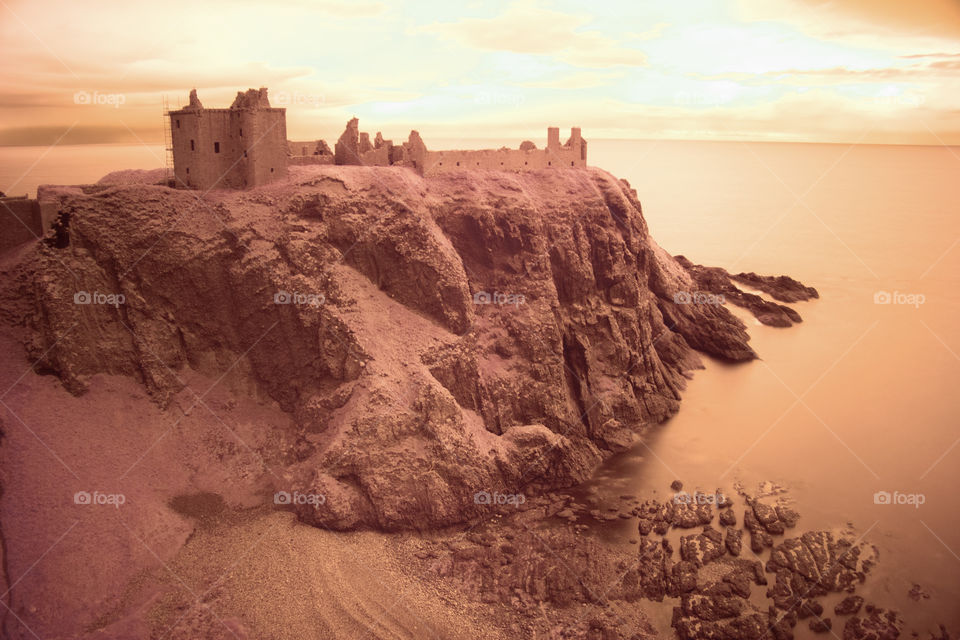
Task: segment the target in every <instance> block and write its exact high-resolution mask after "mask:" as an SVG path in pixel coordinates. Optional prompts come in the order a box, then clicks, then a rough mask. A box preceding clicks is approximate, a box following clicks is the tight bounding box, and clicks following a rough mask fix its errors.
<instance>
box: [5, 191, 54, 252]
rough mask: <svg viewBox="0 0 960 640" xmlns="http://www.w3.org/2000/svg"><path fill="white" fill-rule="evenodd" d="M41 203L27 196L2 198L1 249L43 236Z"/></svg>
mask: <svg viewBox="0 0 960 640" xmlns="http://www.w3.org/2000/svg"><path fill="white" fill-rule="evenodd" d="M43 233H44V227H43V222H42V219H41V215H40V204H39V203H38V202H37V201H36V200H31V199H29V198H27V197H26V196H23V197H19V198H17V197H12V198H0V251H4V250H6V249H9V248H10V247H15V246H17V245H20V244H23V243H24V242H29V241H31V240H36V239H37V238H38V237H43Z"/></svg>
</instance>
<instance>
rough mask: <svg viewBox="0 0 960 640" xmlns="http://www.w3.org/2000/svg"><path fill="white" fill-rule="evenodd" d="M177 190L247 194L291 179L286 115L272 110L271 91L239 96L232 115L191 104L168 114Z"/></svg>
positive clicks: (230, 111)
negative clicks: (215, 190) (251, 189)
mask: <svg viewBox="0 0 960 640" xmlns="http://www.w3.org/2000/svg"><path fill="white" fill-rule="evenodd" d="M170 131H171V133H172V139H173V166H174V170H173V172H174V179H175V180H176V186H177V187H189V188H195V189H202V190H204V191H206V190H210V189H245V188H248V187H255V186H258V185H262V184H267V183H268V182H272V181H274V180H278V179H280V178H282V177H284V176H285V175H286V173H287V123H286V109H275V108H273V107H271V106H270V100H269V99H268V98H267V90H266V89H264V88H261V89H250V90H248V91H247V92H245V93H244V92H237V97H236V99H235V100H234V101H233V104H232V105H230V108H229V109H206V108H204V106H203V104H201V102H200V99H199V98H198V97H197V92H196V90H193V91H191V92H190V102H189V104H188V105H187V106H186V107H184V108H182V109H179V110H177V111H171V112H170Z"/></svg>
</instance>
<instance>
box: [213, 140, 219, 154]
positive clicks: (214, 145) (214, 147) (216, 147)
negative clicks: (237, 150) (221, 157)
mask: <svg viewBox="0 0 960 640" xmlns="http://www.w3.org/2000/svg"><path fill="white" fill-rule="evenodd" d="M213 152H214V153H220V143H219V142H214V143H213Z"/></svg>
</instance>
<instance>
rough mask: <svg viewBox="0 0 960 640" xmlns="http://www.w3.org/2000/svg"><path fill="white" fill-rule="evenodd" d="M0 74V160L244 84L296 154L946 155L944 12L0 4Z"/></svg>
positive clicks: (952, 113)
mask: <svg viewBox="0 0 960 640" xmlns="http://www.w3.org/2000/svg"><path fill="white" fill-rule="evenodd" d="M0 60H2V61H3V63H2V65H0V145H40V144H52V143H54V142H58V141H59V143H61V144H68V143H99V142H149V143H159V142H162V140H163V115H162V114H163V105H164V99H166V101H167V104H169V105H170V106H171V107H176V106H177V105H179V104H184V103H185V102H186V100H187V94H188V92H189V90H190V89H191V88H196V89H197V91H198V93H199V96H200V99H201V101H203V103H204V105H205V106H207V107H226V106H229V104H230V102H231V101H232V100H233V97H234V96H235V95H236V92H237V91H238V90H241V89H247V88H250V87H261V86H265V87H268V88H269V89H270V97H271V103H272V104H273V106H283V107H286V108H287V132H288V137H289V138H290V139H297V140H309V139H317V138H324V139H327V140H328V141H330V142H332V141H333V140H335V139H336V138H337V137H338V136H339V133H340V132H341V131H342V130H343V126H344V123H345V122H346V120H347V119H349V118H350V117H352V116H357V117H359V118H360V124H361V129H362V130H369V131H371V132H374V131H383V132H384V135H385V136H386V137H388V138H394V139H405V138H406V135H407V132H408V131H409V130H410V129H412V128H414V129H418V130H419V131H420V132H421V134H423V136H424V138H425V139H426V141H427V143H428V145H429V143H430V140H431V139H432V138H438V139H439V138H445V139H450V138H487V139H490V138H502V139H510V140H513V139H522V138H526V137H535V138H536V139H539V138H544V137H545V129H546V127H547V126H548V125H554V126H559V127H561V129H562V130H566V129H567V128H568V127H570V126H580V127H582V129H583V135H584V137H586V138H588V139H589V138H646V139H650V138H666V139H708V140H772V141H809V142H846V143H851V142H862V143H870V142H876V143H895V144H960V0H909V1H906V0H830V1H827V0H655V1H647V0H622V1H620V0H618V1H608V0H595V1H594V2H583V1H582V0H570V1H567V0H483V1H475V0H465V1H464V2H459V3H458V2H449V1H446V2H427V1H416V0H316V1H310V0H272V1H270V2H258V1H254V0H229V1H224V0H204V1H203V2H196V1H189V2H188V1H183V0H166V1H165V2H150V3H136V2H130V1H129V0H124V1H122V2H121V1H115V0H89V1H84V2H76V1H75V0H73V1H70V2H59V1H53V0H23V1H22V0H0Z"/></svg>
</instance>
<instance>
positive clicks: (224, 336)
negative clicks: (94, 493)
mask: <svg viewBox="0 0 960 640" xmlns="http://www.w3.org/2000/svg"><path fill="white" fill-rule="evenodd" d="M61 195H62V208H61V210H62V212H64V213H65V214H68V215H69V243H68V244H66V246H63V247H62V248H55V247H54V246H52V245H42V246H39V247H37V248H36V249H35V250H33V251H30V252H27V253H25V254H21V255H19V256H18V259H19V263H18V264H16V265H13V266H11V265H7V266H6V267H5V268H6V269H7V270H8V272H7V274H6V277H5V278H4V281H5V284H4V285H3V289H2V292H0V297H2V298H3V299H4V311H3V316H4V318H3V319H4V320H6V321H7V322H8V323H12V324H14V325H19V326H22V327H24V328H25V329H26V331H24V335H25V342H26V347H27V352H28V353H27V356H28V358H29V359H30V361H35V360H39V365H38V367H37V368H38V369H39V370H46V371H48V372H52V373H55V374H56V375H58V376H59V377H60V378H61V380H62V381H63V383H64V385H65V386H66V387H67V388H68V389H69V390H71V391H72V392H74V393H81V392H83V390H84V388H85V385H86V381H87V379H88V378H89V376H91V375H95V374H98V373H113V374H125V375H130V376H134V377H136V378H137V379H139V380H140V381H141V382H142V383H143V384H144V385H145V387H146V388H147V389H148V390H149V392H150V393H151V395H152V396H153V397H154V398H155V399H156V400H157V402H158V403H160V404H161V406H165V405H166V404H167V403H168V402H169V399H170V398H171V397H173V395H174V394H176V393H177V392H178V391H180V390H181V386H182V382H180V380H181V377H180V376H179V375H178V371H180V370H182V369H183V368H184V367H190V368H193V369H195V370H197V371H199V372H201V373H203V374H205V375H210V376H212V377H213V379H221V380H222V382H221V384H224V385H228V386H230V387H231V388H233V389H235V390H237V391H239V392H243V393H254V394H256V395H258V396H260V397H262V398H264V399H269V400H271V401H274V402H276V403H277V404H278V405H279V407H280V408H282V409H283V410H284V411H287V412H289V413H290V414H291V415H293V416H294V417H295V421H296V424H297V425H298V433H297V443H298V444H297V446H296V450H295V451H294V452H293V454H292V455H293V457H292V462H291V464H290V465H289V467H288V468H286V469H283V470H281V473H279V474H275V475H276V477H277V478H278V479H277V481H276V482H275V486H274V487H272V489H275V490H284V491H288V492H294V491H297V492H299V493H300V494H308V495H319V496H322V499H321V500H313V501H311V502H310V503H308V504H302V505H299V506H298V507H296V508H297V509H298V512H299V513H300V515H301V517H302V518H303V519H305V520H307V521H310V522H314V523H318V524H322V525H324V526H330V527H335V528H351V527H356V526H362V525H370V526H377V527H382V528H387V529H392V528H404V527H426V526H437V525H443V524H449V523H453V522H457V521H462V520H464V519H467V518H470V517H472V516H473V515H476V514H477V513H479V512H480V511H479V510H480V509H483V508H488V507H486V505H478V504H476V502H475V499H474V496H475V494H476V493H478V492H482V491H486V492H490V493H493V492H500V493H515V492H520V491H528V492H529V491H531V490H534V489H535V488H548V487H554V486H561V485H569V484H571V483H574V482H576V481H579V480H581V479H583V478H584V477H585V476H586V475H587V474H588V473H589V472H590V471H591V469H592V468H593V467H594V466H595V465H596V464H597V463H598V462H599V461H600V460H601V459H602V458H603V457H605V456H606V455H609V454H610V453H611V452H614V451H618V450H621V449H623V448H624V447H626V446H627V445H628V444H629V443H630V442H631V441H632V439H633V438H634V437H635V434H637V433H642V431H643V427H644V426H645V425H649V424H652V423H656V422H659V421H662V420H664V419H665V418H667V417H668V416H670V415H671V414H672V413H673V412H675V411H676V410H677V409H678V403H679V400H680V391H681V389H682V388H683V384H684V380H685V378H684V375H685V373H686V372H688V371H689V370H691V369H693V368H696V367H698V366H699V359H698V357H697V355H696V353H695V352H694V351H693V348H695V349H697V350H700V351H703V352H706V353H709V354H712V355H715V356H718V357H721V358H725V359H728V360H744V359H749V358H753V357H755V356H754V353H753V351H752V350H751V349H750V347H749V346H748V345H747V340H748V337H747V335H746V333H745V330H744V326H743V324H742V323H741V322H740V321H739V320H738V319H737V318H736V317H734V316H733V315H732V314H730V313H729V312H728V311H727V310H726V309H725V308H724V307H723V306H722V305H717V304H698V303H691V304H686V303H685V302H689V300H686V299H684V298H683V295H685V293H689V292H691V291H695V290H696V288H697V285H696V284H695V282H694V280H693V278H692V277H691V275H690V271H689V270H688V268H685V266H683V265H682V264H681V263H680V262H677V261H676V260H675V259H674V258H672V257H670V256H669V255H668V254H666V253H665V252H664V251H662V250H661V249H660V248H659V247H657V246H656V244H655V243H654V242H653V241H652V239H651V238H650V237H649V234H648V232H647V227H646V224H645V222H644V220H643V216H642V213H641V208H640V203H639V201H638V200H637V197H636V194H635V192H633V190H631V189H630V188H629V185H627V184H626V183H625V182H623V181H618V180H617V179H615V178H614V177H612V176H611V175H609V174H607V173H605V172H603V171H600V170H596V169H589V170H547V171H542V172H529V173H520V174H506V173H496V172H478V173H463V174H459V173H451V174H446V175H442V176H438V177H435V178H430V179H426V180H425V179H422V178H420V177H419V176H417V175H416V174H414V173H413V172H412V171H409V170H405V169H400V168H388V167H330V166H320V167H311V168H309V170H306V169H304V170H298V169H294V170H293V171H292V175H291V177H290V178H289V179H287V180H286V181H285V182H282V183H277V184H273V185H269V186H267V187H263V188H260V189H257V190H255V191H248V192H213V193H210V194H206V195H204V196H202V197H201V196H200V195H199V194H197V193H194V192H185V191H175V190H171V189H167V188H165V187H152V186H143V185H131V186H114V187H107V188H104V189H103V190H100V191H98V192H95V193H88V194H84V193H82V192H80V191H79V190H71V189H68V188H64V189H62V190H61ZM59 244H61V245H62V244H65V243H64V242H60V243H59ZM78 292H86V293H87V294H89V296H88V298H84V297H83V296H82V295H80V297H79V298H78V301H79V302H81V303H75V296H76V295H77V294H78ZM115 294H120V295H122V298H121V297H119V296H117V297H115V298H112V299H111V298H107V297H104V296H105V295H106V296H109V295H115ZM678 296H679V297H678ZM86 299H90V301H91V303H90V304H82V302H84V300H86ZM678 300H679V302H680V303H678ZM104 301H106V302H107V303H103V302H104ZM110 301H112V302H114V303H116V304H109V302H110ZM694 302H696V301H694ZM200 397H201V398H202V394H201V396H200ZM200 402H202V399H201V400H198V404H199V403H200ZM131 428H133V427H131ZM317 502H321V504H317Z"/></svg>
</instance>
